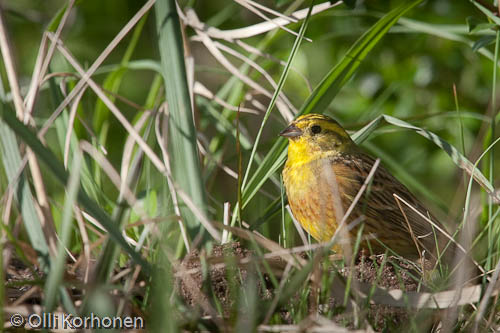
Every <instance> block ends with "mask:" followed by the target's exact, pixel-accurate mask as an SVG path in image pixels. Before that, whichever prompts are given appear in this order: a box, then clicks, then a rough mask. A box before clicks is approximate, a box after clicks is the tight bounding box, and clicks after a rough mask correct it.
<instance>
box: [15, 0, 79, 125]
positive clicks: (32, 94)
mask: <svg viewBox="0 0 500 333" xmlns="http://www.w3.org/2000/svg"><path fill="white" fill-rule="evenodd" d="M74 4H75V0H70V1H69V2H68V7H67V9H66V11H65V12H64V15H63V17H62V18H61V21H60V22H59V25H58V26H57V30H56V32H55V36H56V39H59V38H60V37H61V33H62V29H63V28H64V26H65V24H66V21H67V20H68V17H69V14H70V13H71V9H72V8H73V5H74ZM46 41H47V39H46V36H45V34H44V36H43V37H42V42H41V45H40V50H39V53H38V56H37V62H36V64H35V69H34V71H33V77H32V79H31V85H30V89H29V91H28V95H27V97H26V113H25V116H26V118H25V119H24V123H25V124H27V123H28V119H29V117H31V114H32V113H33V107H34V105H35V100H36V96H37V94H38V90H39V89H40V86H41V84H40V83H41V82H40V81H41V80H42V78H43V77H44V76H45V73H46V72H47V69H48V68H49V64H50V62H51V61H52V57H53V55H54V52H55V44H54V43H52V44H51V45H50V47H49V50H48V52H47V55H46V56H45V57H44V56H43V55H44V51H45V47H46ZM42 59H44V60H43V62H42V61H41V60H42ZM28 115H29V116H28Z"/></svg>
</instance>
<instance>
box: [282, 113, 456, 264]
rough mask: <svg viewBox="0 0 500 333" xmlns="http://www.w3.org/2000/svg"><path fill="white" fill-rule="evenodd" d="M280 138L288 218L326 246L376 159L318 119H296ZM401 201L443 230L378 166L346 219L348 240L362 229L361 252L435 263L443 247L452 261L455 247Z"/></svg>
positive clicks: (329, 121) (331, 124) (326, 120)
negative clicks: (285, 156)
mask: <svg viewBox="0 0 500 333" xmlns="http://www.w3.org/2000/svg"><path fill="white" fill-rule="evenodd" d="M280 135H281V136H283V137H286V138H288V139H289V146H288V159H287V161H286V164H285V168H284V169H283V181H284V184H285V188H286V193H287V196H288V202H289V204H290V207H291V210H292V213H293V215H294V217H295V218H296V219H297V220H298V221H299V222H300V224H301V225H302V227H303V228H304V229H305V230H306V231H307V232H308V233H309V234H310V235H311V236H312V237H313V238H314V239H316V240H317V241H319V242H326V241H329V240H330V239H331V238H332V236H333V235H334V234H335V231H336V230H337V228H338V226H339V223H340V222H341V220H342V219H343V216H344V214H345V213H346V212H347V211H348V209H349V207H350V206H351V204H352V202H353V200H354V198H355V197H356V195H357V194H358V192H359V191H360V189H361V187H362V186H363V184H364V183H365V181H366V178H367V176H368V174H369V173H370V171H371V170H372V167H373V166H374V163H375V159H373V158H372V157H371V156H369V155H368V154H366V153H365V152H363V150H362V149H361V148H360V147H358V146H357V145H356V144H355V143H354V141H352V139H351V137H350V136H349V134H348V133H347V132H346V131H345V130H344V129H343V128H342V126H340V125H339V123H337V122H336V121H335V120H333V119H332V118H330V117H327V116H323V115H320V114H308V115H304V116H300V117H299V118H297V119H296V120H294V121H292V123H291V124H290V125H289V126H288V127H287V128H286V129H285V130H283V131H282V132H281V133H280ZM401 199H402V200H404V201H405V202H406V203H408V204H409V205H410V206H412V207H413V208H414V209H416V210H417V211H418V212H420V213H421V214H422V215H424V216H425V217H428V218H429V219H431V220H432V221H433V222H434V224H435V226H439V228H440V229H442V230H443V231H444V230H445V228H444V227H443V226H442V225H441V224H440V223H439V222H438V221H437V220H436V219H435V218H434V217H433V216H432V215H431V214H430V213H429V211H428V210H427V209H426V208H425V207H424V206H423V205H422V203H420V201H419V200H417V199H416V198H415V196H413V195H412V194H411V193H410V191H409V190H408V189H407V188H406V187H405V186H404V185H403V184H401V183H400V182H399V181H398V180H397V179H396V178H394V177H393V176H392V175H391V174H390V173H389V172H388V171H387V170H386V169H385V168H384V167H383V166H381V165H378V166H377V168H376V169H375V173H374V175H373V178H372V179H371V181H370V182H369V185H368V187H367V188H366V190H365V191H364V192H363V194H362V195H361V197H360V198H359V201H357V203H356V205H355V206H354V209H353V210H352V211H351V213H350V215H349V216H348V219H347V220H346V226H348V225H349V223H353V225H354V226H353V227H352V228H351V229H350V231H349V232H348V235H349V236H350V238H351V241H352V242H354V240H355V239H356V235H357V231H358V229H359V228H360V227H361V225H362V224H364V228H363V234H362V235H363V238H364V240H363V241H362V243H361V247H362V248H366V249H371V250H372V251H373V252H374V253H384V252H385V250H386V248H390V249H391V250H393V251H394V252H396V253H397V254H399V255H401V256H403V257H405V258H408V259H417V258H421V257H422V255H424V257H428V256H431V257H434V258H436V254H437V253H440V256H441V255H443V254H442V252H443V250H444V249H445V248H446V249H447V250H446V251H445V254H444V257H448V258H451V257H452V255H453V252H454V251H455V249H454V244H453V243H451V244H449V245H447V244H448V242H449V239H448V238H447V237H443V234H442V232H440V231H438V230H437V229H436V228H433V226H432V225H431V224H430V223H429V222H428V221H426V220H425V219H424V218H423V217H422V216H420V215H419V214H418V213H417V212H415V211H414V210H413V209H412V208H410V207H408V205H407V204H405V203H404V202H403V201H401ZM398 200H399V202H398ZM360 221H361V222H360ZM359 222H360V223H359ZM356 223H357V224H356ZM348 229H349V228H348ZM368 243H369V244H368ZM352 244H354V243H352ZM334 249H338V247H334ZM437 250H439V252H437Z"/></svg>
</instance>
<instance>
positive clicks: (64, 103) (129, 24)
mask: <svg viewBox="0 0 500 333" xmlns="http://www.w3.org/2000/svg"><path fill="white" fill-rule="evenodd" d="M154 3H155V0H149V1H148V2H146V4H145V5H144V6H142V8H141V9H139V11H137V13H136V14H135V15H134V16H133V17H132V18H131V19H130V21H128V22H127V24H126V25H125V26H124V27H123V28H122V29H121V30H120V32H119V33H118V34H117V35H116V37H115V38H114V39H113V40H112V41H111V42H110V43H109V44H108V46H106V48H105V49H104V51H103V52H102V53H101V54H100V55H99V57H97V59H96V60H95V61H94V63H93V64H92V65H91V66H90V68H89V69H88V71H86V72H84V71H82V72H81V73H80V74H81V75H82V78H81V79H80V81H78V83H77V84H76V86H75V87H74V88H73V89H72V90H71V92H70V93H69V94H68V96H66V98H65V99H64V100H63V101H62V103H61V104H60V105H59V106H58V107H57V109H56V111H54V113H53V114H52V115H51V116H50V118H49V119H48V120H47V122H46V123H45V124H44V126H43V127H42V129H41V130H40V131H39V134H38V135H39V136H40V137H43V136H44V135H45V133H46V132H47V130H48V129H49V128H50V126H52V123H53V122H54V120H55V119H56V118H57V117H58V116H59V114H60V113H61V112H62V111H63V110H64V109H65V108H66V106H67V105H68V104H69V103H70V101H71V100H72V99H73V98H74V97H75V96H76V95H77V94H78V93H79V92H80V90H81V89H82V88H84V87H85V86H86V85H87V84H88V80H89V79H90V77H91V76H92V75H93V74H94V73H95V71H96V70H97V69H98V68H99V66H101V65H102V63H103V62H104V60H106V58H107V57H108V55H109V54H110V53H111V52H112V51H113V50H114V48H115V47H116V46H117V45H118V44H119V43H120V41H121V40H122V39H123V38H125V36H127V34H128V33H129V32H130V30H132V28H133V27H134V26H135V24H136V23H137V22H138V21H139V20H140V19H141V18H142V17H143V16H144V15H145V14H146V13H147V12H148V11H149V9H151V7H152V6H153V5H154ZM48 36H49V38H51V39H52V41H53V42H54V40H53V39H56V40H58V39H57V38H55V36H54V35H53V34H50V33H49V35H48ZM57 44H58V47H60V45H59V42H58V43H57Z"/></svg>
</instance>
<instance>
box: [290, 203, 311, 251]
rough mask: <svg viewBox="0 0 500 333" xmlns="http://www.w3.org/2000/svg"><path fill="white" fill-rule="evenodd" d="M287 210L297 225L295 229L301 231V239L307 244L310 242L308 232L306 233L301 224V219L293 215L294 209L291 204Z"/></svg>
mask: <svg viewBox="0 0 500 333" xmlns="http://www.w3.org/2000/svg"><path fill="white" fill-rule="evenodd" d="M286 210H287V211H288V214H290V216H291V217H292V221H293V225H294V226H295V229H297V232H298V233H299V236H300V239H301V240H302V244H304V245H307V244H309V242H308V241H307V237H306V234H305V233H304V230H303V229H302V227H301V226H300V223H299V221H297V219H296V218H295V216H293V213H292V210H291V209H290V205H286Z"/></svg>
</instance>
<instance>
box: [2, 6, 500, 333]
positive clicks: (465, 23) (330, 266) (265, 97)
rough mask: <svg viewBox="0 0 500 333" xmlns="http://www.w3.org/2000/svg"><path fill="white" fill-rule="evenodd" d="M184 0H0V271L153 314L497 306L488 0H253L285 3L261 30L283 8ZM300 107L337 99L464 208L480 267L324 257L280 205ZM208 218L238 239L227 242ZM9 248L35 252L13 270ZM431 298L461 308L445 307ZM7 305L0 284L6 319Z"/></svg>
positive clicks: (417, 182)
mask: <svg viewBox="0 0 500 333" xmlns="http://www.w3.org/2000/svg"><path fill="white" fill-rule="evenodd" d="M176 3H177V2H176V1H173V0H157V1H156V3H155V4H154V5H153V2H152V1H147V2H145V3H143V2H136V1H121V0H109V1H106V2H102V3H101V2H95V1H76V3H75V4H73V5H72V4H71V2H66V1H62V0H61V1H53V2H46V3H45V2H44V3H33V2H29V1H24V0H23V1H12V2H6V3H5V4H3V5H2V9H4V7H5V11H4V12H2V17H3V19H4V20H5V22H4V24H5V28H6V31H7V32H8V34H9V36H8V37H9V39H10V41H11V45H10V47H9V46H8V45H7V46H2V48H3V49H2V55H3V57H2V59H3V60H2V62H1V72H2V84H1V85H0V97H1V99H2V100H1V103H2V105H1V107H0V141H1V149H0V159H1V163H0V193H2V196H1V197H0V216H1V217H2V228H1V229H0V230H1V233H0V240H1V242H2V244H1V246H0V249H2V251H3V253H2V258H4V259H5V258H6V260H7V262H4V263H3V265H1V268H0V269H2V272H0V273H1V274H0V275H1V276H4V278H5V279H6V281H5V284H4V285H5V287H4V289H7V292H9V288H13V289H15V291H19V290H24V289H23V288H25V287H26V286H37V287H40V288H38V289H37V288H35V289H33V290H39V289H43V293H42V294H39V295H38V296H37V297H39V299H40V304H42V309H43V311H53V310H54V309H62V310H63V311H64V312H65V313H72V314H75V315H76V314H80V315H83V314H89V313H91V312H95V313H98V314H100V315H102V316H108V315H109V316H123V315H130V314H132V313H135V314H137V313H139V314H144V315H142V316H143V317H144V318H145V319H146V321H147V329H148V330H151V331H172V332H173V331H186V330H194V331H199V330H206V331H216V330H218V331H249V332H250V331H256V330H260V331H273V330H274V331H276V330H282V331H286V330H290V331H294V330H299V329H300V330H307V329H308V328H318V329H323V330H327V329H330V330H331V331H339V330H342V329H344V328H345V327H349V328H350V329H352V328H353V329H359V330H369V329H372V328H373V329H374V330H377V331H384V330H385V331H391V330H406V329H408V328H409V329H410V330H413V331H417V330H419V329H421V330H431V329H432V328H433V327H437V326H439V325H441V326H442V327H443V330H446V329H447V330H449V331H473V330H485V331H486V330H488V329H494V328H496V327H498V325H500V321H499V319H498V316H497V312H498V307H499V303H498V297H492V296H495V295H498V290H497V288H496V287H495V285H496V284H495V281H496V279H498V275H499V269H500V266H499V265H500V264H499V258H500V207H499V205H498V202H499V199H500V192H499V190H498V185H499V180H498V176H497V175H498V174H499V171H500V169H499V165H500V163H499V154H498V151H499V149H498V147H497V145H498V142H499V141H500V139H499V138H498V129H497V125H498V121H499V120H500V113H499V112H498V106H499V103H498V101H497V95H498V91H497V84H496V82H497V79H498V73H497V70H498V68H497V66H496V65H495V64H497V63H498V58H499V48H500V32H499V26H500V19H499V18H498V15H497V12H498V11H497V8H496V7H495V6H494V5H493V2H491V3H492V4H489V2H487V1H470V2H455V1H451V0H449V1H448V0H442V1H441V0H440V1H439V2H438V1H434V2H432V1H428V2H424V1H422V0H414V1H403V0H401V1H395V2H384V1H381V2H370V1H365V2H360V1H345V4H339V5H338V6H336V7H334V8H330V9H328V10H324V11H322V12H320V13H316V12H315V10H312V11H311V8H313V7H314V8H316V9H317V8H318V7H315V6H320V7H321V6H325V7H326V6H327V5H328V4H331V3H333V2H325V3H319V1H311V2H300V1H299V2H297V1H288V0H279V1H274V2H267V3H265V5H266V6H270V7H272V10H274V11H276V12H278V13H280V15H287V16H290V15H292V13H293V16H292V17H293V19H291V21H290V22H287V23H289V24H286V25H284V22H286V21H284V22H280V23H279V25H281V27H280V28H279V29H278V28H277V25H276V24H274V23H268V28H267V30H265V29H264V30H259V29H263V28H262V27H265V26H266V24H265V22H264V21H265V19H264V18H263V17H264V15H265V16H267V17H270V18H274V17H275V15H274V14H276V12H274V14H273V13H272V12H270V11H266V10H264V9H263V7H262V6H263V5H262V4H260V3H261V2H259V4H255V3H250V2H248V3H247V2H243V1H242V2H233V1H222V2H212V1H180V2H178V4H179V6H180V7H179V8H180V10H181V12H179V11H178V10H179V9H177V8H176ZM243 5H245V6H243ZM71 6H74V7H71ZM142 6H144V7H142ZM248 6H250V8H249V7H248ZM250 9H251V10H250ZM68 11H69V12H68ZM151 11H154V13H151ZM256 11H260V12H261V14H262V15H260V16H258V15H255V12H256ZM68 13H69V15H68V16H67V17H65V15H66V14H68ZM136 15H138V16H137V17H136ZM178 15H179V16H178ZM132 17H134V20H135V21H134V22H136V24H134V25H131V26H129V27H128V28H127V29H125V30H122V32H121V34H120V36H121V39H120V41H119V43H117V44H116V46H115V47H114V48H113V50H112V51H110V52H109V53H106V54H103V55H102V57H99V56H100V55H101V51H102V50H103V49H104V48H106V47H107V46H109V43H110V41H111V39H112V38H114V37H115V36H116V35H117V34H118V32H119V31H120V30H121V29H123V27H124V26H126V24H127V22H128V21H129V20H130V19H131V18H132ZM64 20H66V21H64ZM61 24H64V27H62V28H63V29H62V35H61V42H60V44H59V45H58V46H53V45H52V44H50V43H47V44H46V45H43V47H39V44H40V42H41V40H42V35H41V33H42V32H44V33H54V32H56V31H57V29H58V27H59V26H60V25H61ZM33 32H36V33H33ZM50 36H51V37H53V35H50ZM2 37H5V36H1V35H0V38H2ZM0 45H3V44H1V43H0ZM6 47H7V49H5V48H6ZM53 47H54V48H53ZM52 48H53V49H52ZM49 50H51V51H50V52H52V51H53V52H54V53H53V57H52V58H51V59H46V57H47V54H49V55H51V53H50V52H49V53H48V51H49ZM6 52H7V53H8V52H10V53H11V54H13V56H14V59H15V60H16V61H14V62H15V65H16V66H18V67H17V68H16V71H15V72H14V74H15V75H17V81H18V82H20V85H21V87H20V88H21V89H20V90H21V94H22V96H21V97H22V98H24V99H25V100H26V101H25V107H26V106H27V105H28V104H29V103H27V101H29V100H30V98H31V97H34V99H33V100H34V108H33V110H29V111H32V116H33V117H32V118H31V119H27V120H26V121H24V122H22V121H20V120H19V119H17V118H16V111H17V114H19V111H22V110H15V107H16V106H15V104H14V103H13V97H15V96H13V95H12V92H13V91H14V90H15V89H12V85H14V84H16V83H15V82H14V81H12V78H11V76H7V75H6V73H7V70H8V69H11V68H8V62H7V61H6V59H7V58H6V56H5V54H6ZM38 52H42V53H41V54H40V55H39V54H38ZM68 53H71V54H72V56H73V58H74V59H76V60H77V61H78V62H79V64H80V66H81V67H82V68H88V67H89V66H88V64H90V63H94V61H96V59H98V58H99V59H105V60H104V61H103V62H102V63H100V65H99V66H98V69H97V71H96V72H95V73H93V74H92V75H91V76H90V78H91V79H92V80H93V81H94V82H95V83H96V84H97V85H96V86H94V85H89V84H88V82H87V83H86V84H85V87H84V88H83V89H82V90H79V91H77V90H76V89H79V88H78V87H79V83H78V82H80V80H82V77H81V74H79V73H78V71H77V70H76V69H75V68H73V65H72V63H71V62H70V60H69V59H70V57H69V56H68ZM37 57H39V58H38V60H37ZM45 61H47V63H46V64H45V65H46V66H42V64H43V63H44V62H45ZM36 64H38V65H36ZM43 68H45V69H44V70H45V72H43V73H40V71H41V70H42V69H43ZM38 75H41V77H39V78H38V79H37V80H39V83H40V85H39V87H38V88H37V89H33V87H35V86H32V85H31V84H32V83H31V79H32V78H33V77H34V78H37V77H38ZM85 80H87V78H84V79H83V81H82V83H83V82H84V81H85ZM80 86H81V84H80ZM99 89H102V94H100V95H99V96H100V97H98V96H97V94H96V92H97V91H99ZM99 92H101V91H99ZM30 94H35V95H33V96H31V95H30ZM69 94H74V95H75V96H76V97H74V98H73V99H72V100H71V101H70V103H69V104H68V105H66V106H65V107H63V108H61V107H60V105H61V103H62V102H63V100H65V99H66V98H67V96H69ZM103 95H105V96H106V97H107V101H106V102H105V101H104V98H103V97H102V96H103ZM109 103H112V104H113V105H114V106H116V108H117V110H118V111H119V113H120V115H121V116H122V117H119V118H117V117H116V114H115V113H114V112H110V111H112V110H111V109H112V108H111V107H110V105H109ZM58 108H59V109H60V110H61V112H60V114H58V115H54V114H52V112H53V110H56V109H58ZM238 110H239V111H238ZM237 112H240V113H239V115H238V117H237V116H236V115H237ZM310 112H316V113H324V114H329V115H331V116H333V117H334V118H336V119H337V120H339V122H340V123H341V124H342V125H344V126H345V127H346V128H347V129H348V130H349V131H350V133H351V135H352V137H353V139H354V140H355V141H356V142H357V143H358V144H360V145H362V146H363V147H364V148H365V149H366V150H368V151H369V152H370V153H372V154H373V155H376V156H377V157H379V158H381V161H382V163H383V164H385V165H386V167H388V169H389V170H391V171H392V172H393V174H394V175H395V176H396V177H397V178H398V179H400V180H401V181H402V182H403V183H404V184H405V185H407V186H408V187H409V188H410V189H411V190H412V191H413V192H414V193H415V194H416V195H417V196H418V197H419V198H422V199H423V201H424V202H427V203H429V207H430V210H436V209H437V210H438V213H437V214H436V215H438V216H440V217H442V218H443V220H444V221H446V224H447V226H450V227H451V228H452V229H457V230H464V232H463V235H464V236H470V239H469V240H468V241H469V242H470V244H471V246H470V248H471V254H472V256H473V257H474V259H475V260H476V261H477V262H478V263H479V264H480V265H481V266H482V268H483V269H484V270H485V271H487V272H488V274H487V275H483V276H482V277H481V278H479V279H476V280H474V281H473V283H474V284H476V285H474V286H471V285H470V284H469V285H467V287H466V288H465V289H463V293H462V294H459V293H457V295H462V296H460V297H457V298H453V297H452V296H456V295H455V294H446V292H450V293H453V292H454V291H457V290H460V288H459V286H457V285H451V286H450V285H448V287H449V288H451V289H452V290H449V291H443V290H442V289H441V288H442V285H443V284H444V282H443V281H441V280H445V279H446V274H447V272H446V270H442V271H440V273H441V275H443V276H440V274H437V273H436V272H433V271H431V272H429V271H427V268H422V266H420V265H419V264H416V263H413V262H408V261H407V260H404V259H400V258H399V259H398V258H395V257H393V256H390V255H389V254H390V253H391V251H387V253H386V254H385V255H382V256H372V257H370V258H367V257H362V259H361V261H360V262H358V261H356V259H357V257H352V258H349V260H345V261H344V258H341V259H339V258H338V257H336V258H335V260H334V259H332V258H330V257H329V256H330V255H331V254H332V253H331V251H330V249H331V246H332V244H333V243H335V242H337V241H338V240H337V239H334V240H332V242H330V243H329V244H327V245H325V244H322V245H321V246H320V245H318V244H316V243H314V242H313V243H312V244H311V239H310V238H309V239H307V237H304V236H303V235H302V236H301V235H300V234H299V232H298V231H297V230H296V227H295V225H294V224H293V222H292V219H291V217H290V216H289V213H288V211H287V209H286V204H287V202H286V196H285V194H284V190H283V185H282V182H281V181H280V176H279V174H280V171H281V167H282V165H283V163H284V162H285V160H286V156H287V151H286V147H287V142H286V140H284V139H283V138H281V137H278V136H277V134H278V133H279V132H280V131H281V130H282V129H283V128H284V127H285V126H286V124H287V123H288V121H289V120H290V119H291V118H293V117H296V116H297V115H299V114H305V113H310ZM52 118H55V120H54V119H52ZM129 125H130V126H129ZM41 128H47V129H48V131H47V133H41V132H40V129H41ZM131 129H133V130H131ZM415 134H418V135H415ZM145 145H147V147H145ZM458 147H459V148H458ZM27 148H29V149H30V150H31V151H33V153H34V155H33V156H34V159H33V160H32V161H30V163H26V161H25V160H27V158H26V157H25V156H26V150H27ZM145 148H149V150H148V149H145ZM240 156H241V157H240ZM37 164H39V168H40V170H41V173H42V177H41V179H39V178H38V177H37V174H36V168H35V166H36V165H37ZM240 165H241V166H243V168H242V169H240V168H239V166H240ZM23 168H24V169H23ZM41 194H44V195H45V196H46V197H47V201H48V202H46V203H45V202H44V199H43V198H44V197H45V196H44V195H41ZM40 195H41V196H40ZM240 195H241V196H240ZM44 205H47V207H48V209H46V210H44V209H42V208H43V207H45V206H44ZM40 207H42V208H40ZM240 214H241V215H240ZM445 216H447V218H446V217H445ZM236 221H240V222H241V225H239V224H238V225H239V227H235V225H236V223H235V222H236ZM231 222H232V223H231ZM207 230H208V231H209V232H207ZM219 234H221V235H222V238H223V240H225V241H227V240H228V237H229V236H228V235H231V236H230V239H231V240H233V241H236V242H237V243H230V244H224V245H221V244H220V242H219V239H218V238H219V237H218V236H219ZM300 236H301V237H300ZM361 237H362V235H361V233H360V234H359V235H358V237H357V238H356V242H355V243H354V244H352V246H353V248H355V249H356V248H357V246H358V245H359V243H360V241H361ZM465 238H467V237H465ZM51 240H52V243H51ZM54 240H56V241H55V242H54ZM303 242H306V243H307V244H303ZM49 244H52V245H51V246H52V248H51V247H50V246H49ZM301 246H304V247H301ZM284 247H286V249H284ZM297 253H300V254H297ZM12 258H14V259H15V260H16V261H13V259H12ZM94 262H96V264H95V265H94V264H93V263H94ZM18 266H20V267H22V268H23V269H25V268H26V270H27V271H30V270H31V271H33V272H40V274H38V273H32V274H31V275H29V276H28V277H27V278H26V277H24V278H21V279H14V278H13V277H12V275H11V273H12V272H13V271H14V272H15V271H16V269H18ZM6 267H8V268H9V271H8V272H9V273H8V274H7V272H6V271H4V269H5V268H6ZM19 270H21V269H20V268H19ZM464 275H465V274H464ZM19 276H22V275H20V274H19ZM457 283H458V282H457ZM380 286H383V287H387V288H397V290H387V289H383V288H380ZM469 287H470V289H467V288H469ZM474 287H477V288H476V289H474ZM33 292H35V291H33ZM469 292H470V293H469ZM1 293H5V291H4V290H3V289H0V294H1ZM431 293H432V297H431V296H430V295H431ZM7 294H8V293H7ZM450 295H451V296H450ZM464 295H465V296H464ZM455 299H456V301H457V302H458V305H457V306H455V305H456V304H452V303H450V302H452V301H451V300H454V301H453V302H455ZM447 302H448V303H447ZM469 303H471V304H473V306H470V305H469ZM16 306H17V305H16ZM437 307H443V308H449V312H447V315H448V314H449V317H450V318H452V319H453V320H449V321H446V320H443V321H440V316H439V313H440V312H439V311H438V310H437V309H436V308H437ZM13 308H14V309H15V306H14V305H13V303H12V299H6V301H4V303H2V306H0V311H5V314H4V317H5V320H7V319H8V316H9V315H10V314H11V313H10V312H9V311H12V309H13ZM4 309H6V310H4ZM453 309H458V310H457V311H456V312H454V311H455V310H453ZM429 318H434V319H435V320H436V322H432V320H431V319H429ZM434 319H433V320H434ZM277 325H279V326H277Z"/></svg>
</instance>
